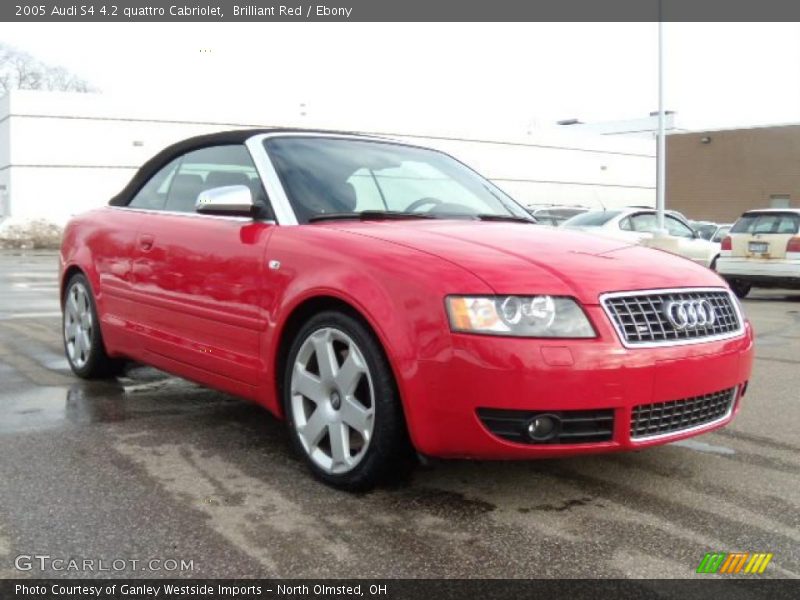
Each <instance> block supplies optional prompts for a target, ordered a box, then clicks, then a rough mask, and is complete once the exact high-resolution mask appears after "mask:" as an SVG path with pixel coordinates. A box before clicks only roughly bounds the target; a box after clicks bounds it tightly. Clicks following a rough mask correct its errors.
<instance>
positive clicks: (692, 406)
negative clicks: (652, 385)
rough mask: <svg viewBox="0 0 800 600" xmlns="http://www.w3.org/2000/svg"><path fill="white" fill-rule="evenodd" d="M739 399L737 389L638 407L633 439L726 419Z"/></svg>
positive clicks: (633, 422) (632, 428) (678, 430)
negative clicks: (735, 401)
mask: <svg viewBox="0 0 800 600" xmlns="http://www.w3.org/2000/svg"><path fill="white" fill-rule="evenodd" d="M735 399H736V388H735V387H734V388H731V389H728V390H723V391H721V392H714V393H713V394H705V395H704V396H695V397H693V398H685V399H683V400H673V401H671V402H656V403H655V404H642V405H639V406H636V407H634V409H633V413H632V414H631V439H641V438H647V437H651V436H657V435H664V434H669V433H677V432H680V431H685V430H686V429H692V428H694V427H699V426H701V425H706V424H708V423H713V422H714V421H717V420H719V419H722V418H723V417H725V416H726V415H727V414H728V413H729V412H730V410H731V407H732V406H733V402H734V400H735Z"/></svg>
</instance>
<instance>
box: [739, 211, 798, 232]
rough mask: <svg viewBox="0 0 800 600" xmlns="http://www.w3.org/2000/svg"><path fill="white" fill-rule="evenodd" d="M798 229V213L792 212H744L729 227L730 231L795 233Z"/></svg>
mask: <svg viewBox="0 0 800 600" xmlns="http://www.w3.org/2000/svg"><path fill="white" fill-rule="evenodd" d="M798 229H800V214H797V213H792V212H762V213H757V212H750V213H745V214H743V215H742V216H741V218H740V219H739V220H738V221H736V223H734V225H733V227H731V233H782V234H787V233H789V234H795V233H798Z"/></svg>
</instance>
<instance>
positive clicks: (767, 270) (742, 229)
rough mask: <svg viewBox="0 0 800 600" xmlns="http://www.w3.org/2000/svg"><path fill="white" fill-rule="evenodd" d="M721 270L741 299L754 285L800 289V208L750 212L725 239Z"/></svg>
mask: <svg viewBox="0 0 800 600" xmlns="http://www.w3.org/2000/svg"><path fill="white" fill-rule="evenodd" d="M717 270H718V272H719V274H720V275H722V277H724V278H725V279H726V280H727V281H728V284H729V285H730V286H731V289H732V290H733V291H734V292H735V293H736V295H737V296H739V297H740V298H744V297H745V296H746V295H747V293H748V292H749V291H750V288H751V287H752V286H754V285H755V286H757V287H782V288H795V289H798V288H800V209H798V208H765V209H760V210H748V211H747V212H746V213H744V214H743V215H742V216H741V217H740V218H739V220H738V221H736V223H734V225H733V227H731V230H730V231H729V232H728V236H727V237H726V238H725V239H724V240H722V252H721V254H720V257H719V260H718V261H717Z"/></svg>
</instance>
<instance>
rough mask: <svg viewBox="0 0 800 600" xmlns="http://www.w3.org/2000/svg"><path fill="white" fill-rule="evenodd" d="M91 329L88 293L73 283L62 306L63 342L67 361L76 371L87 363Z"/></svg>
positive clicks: (90, 309)
mask: <svg viewBox="0 0 800 600" xmlns="http://www.w3.org/2000/svg"><path fill="white" fill-rule="evenodd" d="M93 328H94V319H93V317H92V306H91V302H90V300H89V292H88V291H87V289H86V287H85V286H84V285H83V284H82V283H74V284H73V285H72V286H71V287H70V288H69V292H68V293H67V299H66V302H65V304H64V340H65V342H66V347H67V354H68V356H69V360H70V362H71V363H72V364H73V365H74V366H75V367H76V368H78V369H81V368H83V366H84V365H86V363H87V362H88V361H89V356H90V355H91V352H92V337H93V334H94V331H93Z"/></svg>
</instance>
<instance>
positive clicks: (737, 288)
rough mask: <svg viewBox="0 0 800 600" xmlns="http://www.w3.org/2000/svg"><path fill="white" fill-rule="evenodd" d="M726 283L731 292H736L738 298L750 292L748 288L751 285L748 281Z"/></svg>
mask: <svg viewBox="0 0 800 600" xmlns="http://www.w3.org/2000/svg"><path fill="white" fill-rule="evenodd" d="M728 285H729V286H730V287H731V289H732V290H733V293H734V294H736V296H737V297H738V298H744V297H745V296H747V294H749V293H750V289H751V288H752V287H753V286H752V285H750V284H749V283H745V282H744V281H729V282H728Z"/></svg>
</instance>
